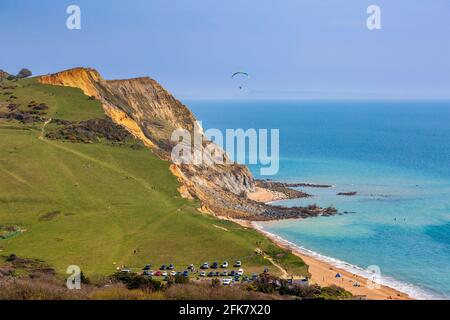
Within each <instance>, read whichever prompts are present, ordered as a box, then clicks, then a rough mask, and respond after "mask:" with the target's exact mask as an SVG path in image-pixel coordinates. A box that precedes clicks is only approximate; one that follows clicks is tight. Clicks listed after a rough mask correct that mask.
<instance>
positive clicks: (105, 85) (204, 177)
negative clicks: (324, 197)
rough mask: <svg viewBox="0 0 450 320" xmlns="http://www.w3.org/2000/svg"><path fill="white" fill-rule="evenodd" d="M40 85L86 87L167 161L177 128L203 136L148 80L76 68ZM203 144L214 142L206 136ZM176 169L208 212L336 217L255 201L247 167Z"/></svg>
mask: <svg viewBox="0 0 450 320" xmlns="http://www.w3.org/2000/svg"><path fill="white" fill-rule="evenodd" d="M39 81H40V82H41V83H43V84H50V85H61V86H70V87H76V88H80V89H81V90H83V92H84V93H85V94H86V95H88V96H90V97H93V98H96V99H98V100H100V101H101V102H102V105H103V108H104V110H105V113H106V114H107V116H108V117H109V118H111V119H112V120H113V121H114V122H115V123H116V124H119V125H121V126H123V127H124V128H126V130H127V131H128V132H129V133H131V134H132V135H133V136H134V137H135V138H137V139H139V140H141V141H142V142H143V143H144V144H145V145H146V146H147V147H150V148H151V149H152V150H153V152H154V153H155V154H156V155H157V156H159V157H160V158H162V159H166V160H170V155H171V151H172V149H173V146H174V145H175V143H174V142H172V141H171V139H170V138H171V135H172V132H173V131H174V130H176V129H186V130H188V131H189V132H191V134H192V133H193V132H194V131H197V132H200V133H201V132H203V130H202V128H200V127H199V125H198V123H197V122H196V119H195V117H194V115H193V114H192V112H191V111H190V110H189V109H188V108H187V107H186V106H185V105H183V104H182V103H181V102H180V101H178V100H177V99H175V98H174V97H173V96H172V95H171V94H170V93H169V92H168V91H167V90H165V89H164V88H163V87H162V86H161V85H160V84H158V83H157V82H156V81H155V80H153V79H150V78H147V77H144V78H135V79H128V80H111V81H108V80H104V79H103V78H102V77H101V76H100V74H99V73H98V72H97V71H96V70H93V69H87V68H75V69H71V70H67V71H62V72H59V73H55V74H51V75H45V76H42V77H40V79H39ZM203 140H204V143H211V142H209V141H207V139H206V138H205V137H203ZM170 170H171V172H172V173H173V174H174V175H175V176H176V177H177V178H178V180H179V181H180V183H181V186H180V188H179V191H180V194H181V195H182V196H183V197H186V198H197V199H199V200H200V201H201V202H202V206H201V211H202V212H209V213H213V214H216V215H221V216H227V217H232V218H241V219H252V220H268V219H283V218H295V217H306V216H311V215H326V214H332V210H331V209H321V208H317V207H314V208H283V207H277V206H269V205H265V204H264V203H260V202H256V201H253V200H250V199H249V198H248V197H247V195H248V194H249V193H250V192H253V191H254V190H255V181H254V179H253V176H252V174H251V173H250V171H249V170H248V168H247V167H246V166H242V165H238V164H224V165H191V164H182V165H176V164H173V165H172V166H171V167H170ZM292 192H295V191H292ZM297 193H299V192H297Z"/></svg>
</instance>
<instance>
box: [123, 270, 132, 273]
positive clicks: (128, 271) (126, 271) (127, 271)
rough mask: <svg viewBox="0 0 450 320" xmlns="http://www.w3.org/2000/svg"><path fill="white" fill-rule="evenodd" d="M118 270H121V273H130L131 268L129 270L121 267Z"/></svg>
mask: <svg viewBox="0 0 450 320" xmlns="http://www.w3.org/2000/svg"><path fill="white" fill-rule="evenodd" d="M120 272H123V273H131V270H130V269H121V270H120Z"/></svg>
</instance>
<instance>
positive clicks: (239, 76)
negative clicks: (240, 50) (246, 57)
mask: <svg viewBox="0 0 450 320" xmlns="http://www.w3.org/2000/svg"><path fill="white" fill-rule="evenodd" d="M249 77H250V75H249V74H248V73H247V72H243V71H238V72H235V73H233V75H232V76H231V79H235V78H236V79H238V81H239V90H242V89H243V84H242V82H243V81H244V79H245V80H246V79H247V78H249Z"/></svg>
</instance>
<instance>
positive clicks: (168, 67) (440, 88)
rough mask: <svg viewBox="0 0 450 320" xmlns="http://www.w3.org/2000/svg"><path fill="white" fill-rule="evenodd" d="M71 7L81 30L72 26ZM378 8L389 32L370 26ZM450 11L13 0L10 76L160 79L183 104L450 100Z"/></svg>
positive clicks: (6, 38) (361, 4)
mask: <svg viewBox="0 0 450 320" xmlns="http://www.w3.org/2000/svg"><path fill="white" fill-rule="evenodd" d="M71 4H76V5H78V6H79V7H80V8H81V30H69V29H67V28H66V20H67V18H68V16H69V15H68V14H67V13H66V9H67V7H68V6H69V5H71ZM372 4H376V5H378V6H379V7H380V8H381V23H382V28H381V30H372V31H371V30H368V29H367V27H366V20H367V17H368V14H367V12H366V10H367V7H368V6H369V5H372ZM449 12H450V2H448V1H446V0H435V1H433V3H425V2H423V1H420V0H408V1H407V0H398V1H395V2H392V1H388V0H376V1H374V0H371V1H367V0H334V1H331V0H323V1H320V2H318V1H313V0H303V1H294V0H285V1H279V2H276V3H275V2H273V1H266V0H263V1H256V0H247V1H237V0H227V1H225V0H219V1H215V2H214V3H211V2H209V1H207V0H193V1H190V2H189V4H187V3H186V2H185V1H181V0H172V1H163V0H150V1H133V2H132V3H129V4H127V5H126V6H124V4H123V2H121V1H118V0H112V1H106V0H99V1H95V2H93V1H87V0H79V1H75V2H72V1H60V2H59V3H55V2H54V1H49V0H44V1H39V3H36V1H31V0H24V1H20V2H17V1H12V0H3V1H2V2H1V3H0V21H2V26H3V28H2V30H3V32H2V37H3V43H4V44H6V46H5V47H6V50H3V51H2V53H1V61H2V62H1V65H0V69H4V70H6V71H8V72H11V73H15V72H17V71H18V70H19V69H20V68H22V67H27V68H29V69H31V70H32V71H33V73H34V74H46V73H51V72H56V71H60V70H63V69H69V68H73V67H77V66H85V67H92V68H95V69H97V70H98V71H99V72H100V73H101V74H102V75H103V76H104V77H105V78H106V79H117V78H131V77H139V76H150V77H151V78H154V79H155V80H157V81H158V82H160V83H161V84H162V85H163V86H164V87H166V88H167V89H168V90H169V91H170V92H172V93H173V94H174V95H175V96H177V97H179V98H182V99H186V98H190V99H194V98H195V99H200V98H202V99H218V98H219V99H225V98H226V99H231V98H233V99H236V98H237V99H301V100H303V99H308V100H311V99H339V100H355V99H362V100H384V99H388V100H390V99H396V100H398V99H401V100H415V99H421V100H428V99H433V100H447V99H450V90H449V88H450V59H449V58H448V57H450V41H448V34H450V19H448V13H449ZM241 70H243V71H246V72H248V73H249V74H250V79H248V81H247V82H246V83H245V90H239V89H237V88H238V86H239V85H238V84H236V83H235V82H234V81H232V79H231V74H232V73H233V72H235V71H241Z"/></svg>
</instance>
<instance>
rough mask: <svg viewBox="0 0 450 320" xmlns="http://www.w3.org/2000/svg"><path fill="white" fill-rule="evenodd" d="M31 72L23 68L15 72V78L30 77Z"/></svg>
mask: <svg viewBox="0 0 450 320" xmlns="http://www.w3.org/2000/svg"><path fill="white" fill-rule="evenodd" d="M32 75H33V74H32V73H31V71H30V70H28V69H27V68H23V69H22V70H20V71H19V73H18V74H17V76H16V78H17V79H24V78H28V77H31V76H32Z"/></svg>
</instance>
